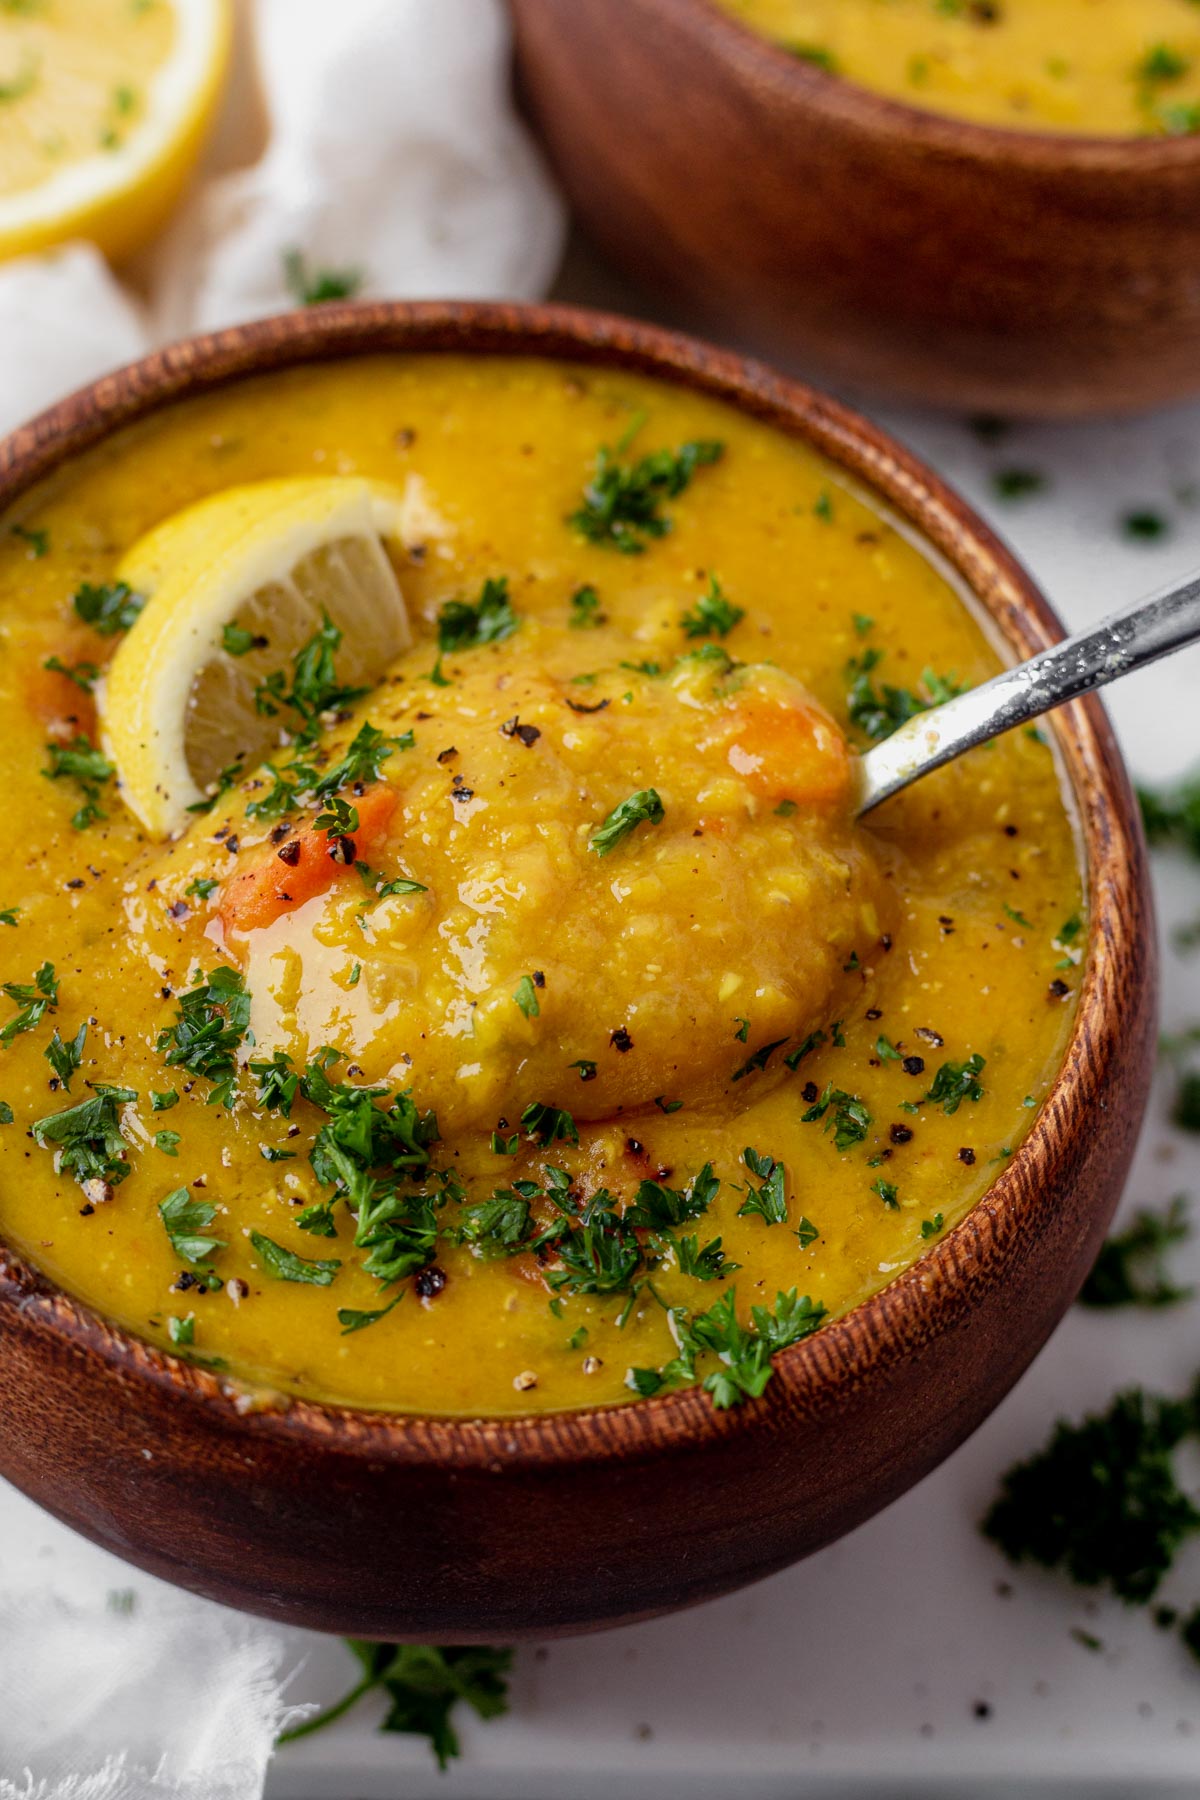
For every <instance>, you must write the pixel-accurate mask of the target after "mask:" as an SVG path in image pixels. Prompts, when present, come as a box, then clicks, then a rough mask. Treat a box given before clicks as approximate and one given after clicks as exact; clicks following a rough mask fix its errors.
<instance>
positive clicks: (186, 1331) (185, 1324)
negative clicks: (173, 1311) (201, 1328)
mask: <svg viewBox="0 0 1200 1800" xmlns="http://www.w3.org/2000/svg"><path fill="white" fill-rule="evenodd" d="M167 1336H168V1337H169V1338H170V1340H171V1342H172V1343H173V1344H175V1345H176V1346H177V1347H178V1348H179V1349H185V1348H186V1347H187V1346H188V1345H189V1344H194V1343H195V1341H196V1315H195V1313H189V1314H188V1316H187V1318H186V1319H177V1318H175V1317H174V1316H172V1317H171V1318H169V1319H168V1320H167Z"/></svg>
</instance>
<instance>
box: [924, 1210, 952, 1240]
mask: <svg viewBox="0 0 1200 1800" xmlns="http://www.w3.org/2000/svg"><path fill="white" fill-rule="evenodd" d="M945 1223H946V1221H945V1219H944V1218H943V1217H942V1214H941V1213H940V1212H936V1213H934V1215H933V1217H932V1219H922V1220H921V1236H922V1237H923V1238H935V1237H936V1236H937V1235H938V1232H939V1231H941V1230H942V1228H943V1226H944V1225H945Z"/></svg>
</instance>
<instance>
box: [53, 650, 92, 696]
mask: <svg viewBox="0 0 1200 1800" xmlns="http://www.w3.org/2000/svg"><path fill="white" fill-rule="evenodd" d="M42 667H43V669H49V670H50V672H51V674H52V675H65V676H66V678H67V680H68V681H73V682H74V683H75V686H76V687H77V688H79V689H80V690H81V691H82V692H83V693H85V694H90V693H91V691H92V689H93V688H94V687H95V685H96V678H97V676H98V675H99V673H100V670H99V669H98V668H97V666H96V664H95V663H93V662H77V663H70V664H67V663H65V662H63V660H62V658H61V657H58V656H48V657H47V658H46V660H45V662H44V663H43V664H42Z"/></svg>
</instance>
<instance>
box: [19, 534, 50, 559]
mask: <svg viewBox="0 0 1200 1800" xmlns="http://www.w3.org/2000/svg"><path fill="white" fill-rule="evenodd" d="M12 534H13V536H14V537H15V538H20V540H21V542H22V543H23V544H28V546H29V554H30V557H31V558H32V560H33V561H34V562H40V561H41V559H42V557H43V556H46V555H48V554H49V551H50V533H49V532H48V531H46V530H45V529H44V528H43V527H42V526H37V525H34V526H30V525H14V526H13V527H12Z"/></svg>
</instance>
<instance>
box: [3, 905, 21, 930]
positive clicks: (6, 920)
mask: <svg viewBox="0 0 1200 1800" xmlns="http://www.w3.org/2000/svg"><path fill="white" fill-rule="evenodd" d="M20 913H21V908H20V907H19V906H4V907H0V925H11V926H12V927H13V930H14V931H15V930H16V926H17V919H18V918H19V916H20Z"/></svg>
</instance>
